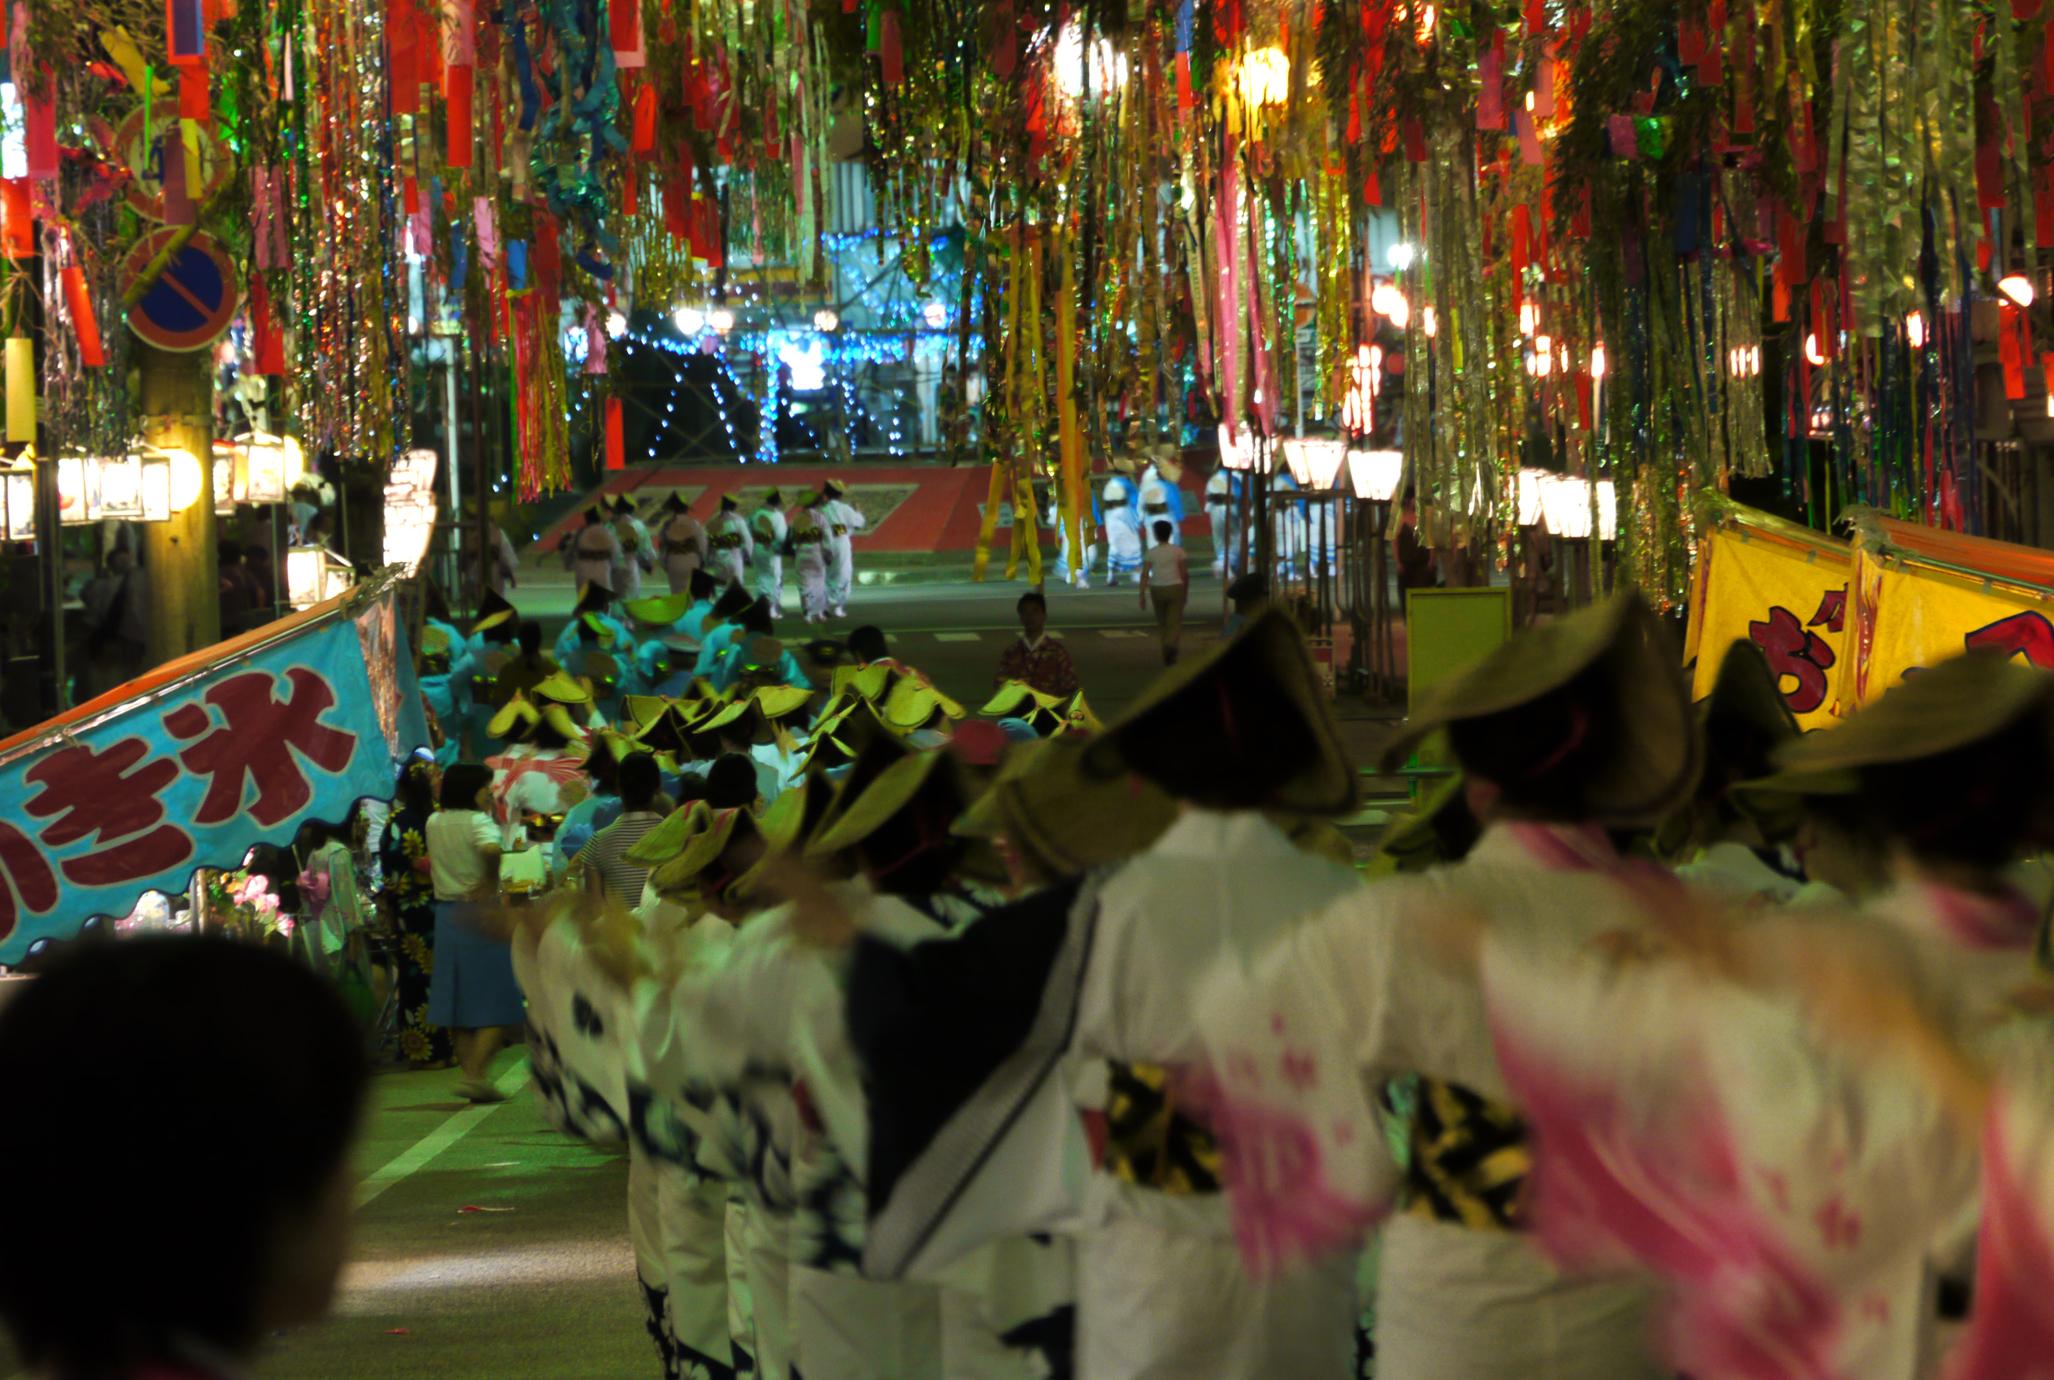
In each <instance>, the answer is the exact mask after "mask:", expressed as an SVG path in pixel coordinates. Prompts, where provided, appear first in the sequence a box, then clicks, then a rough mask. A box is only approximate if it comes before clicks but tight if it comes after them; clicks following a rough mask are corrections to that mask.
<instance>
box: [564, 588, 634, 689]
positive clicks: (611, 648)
mask: <svg viewBox="0 0 2054 1380" xmlns="http://www.w3.org/2000/svg"><path fill="white" fill-rule="evenodd" d="M580 622H584V623H585V625H586V626H588V627H590V628H592V629H594V630H595V631H596V632H597V633H598V634H599V650H600V651H602V652H605V653H606V654H607V655H608V656H611V657H612V658H613V659H614V660H616V661H627V660H630V659H631V658H632V657H633V656H634V646H635V634H634V630H633V629H631V628H629V627H628V625H627V622H626V620H624V619H623V618H621V616H620V615H619V614H617V613H615V612H614V611H613V591H612V590H610V589H608V588H607V587H606V586H605V585H603V584H601V583H600V582H599V581H597V580H593V581H591V582H590V583H588V584H587V585H586V586H585V589H584V592H583V593H581V594H580V595H578V602H577V606H576V607H575V608H573V609H572V610H571V621H570V622H568V623H566V624H564V626H563V631H562V632H560V633H558V634H557V635H556V646H555V649H554V650H555V652H556V664H557V665H559V666H561V667H563V668H564V669H565V670H570V671H573V672H575V667H574V665H573V661H572V658H574V657H575V656H577V655H578V653H579V650H580V648H579V645H578V643H579V638H578V624H579V623H580Z"/></svg>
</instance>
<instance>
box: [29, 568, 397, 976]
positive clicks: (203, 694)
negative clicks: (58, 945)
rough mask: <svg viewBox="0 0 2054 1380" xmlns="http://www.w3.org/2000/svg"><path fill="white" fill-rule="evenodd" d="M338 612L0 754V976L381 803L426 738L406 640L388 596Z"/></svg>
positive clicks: (70, 719) (146, 686)
mask: <svg viewBox="0 0 2054 1380" xmlns="http://www.w3.org/2000/svg"><path fill="white" fill-rule="evenodd" d="M344 598H345V600H347V599H348V596H345V597H344ZM336 602H337V605H338V607H337V608H336V609H335V610H334V612H333V614H332V615H331V616H328V617H317V618H313V619H309V620H307V621H306V622H304V623H303V624H302V626H300V627H298V628H290V629H285V630H283V631H282V632H281V633H280V635H279V636H278V637H277V638H276V639H274V640H270V641H264V640H263V639H262V638H261V636H260V637H259V638H258V639H257V640H256V641H255V643H254V644H253V645H250V649H249V650H246V651H243V650H232V651H229V652H227V653H226V654H225V655H224V657H223V658H222V659H221V660H220V661H218V662H215V663H214V664H211V665H202V666H201V667H200V668H198V669H197V670H195V671H194V672H193V673H192V674H191V675H190V676H188V677H187V678H184V679H178V680H174V681H172V682H171V683H169V684H166V685H154V684H152V683H151V680H150V678H148V677H146V678H145V679H144V680H143V681H141V682H138V683H137V684H138V689H137V693H136V695H135V697H134V698H133V699H131V700H129V701H127V702H125V703H117V704H114V705H112V706H110V707H108V708H105V709H100V710H97V711H93V712H83V713H82V712H74V713H73V714H72V715H70V716H67V718H66V719H63V720H59V721H56V722H55V723H53V724H52V725H51V726H50V729H49V730H48V731H47V732H46V733H44V734H43V735H42V736H41V737H37V736H35V735H34V733H33V731H32V733H31V734H24V735H22V736H21V737H20V738H18V739H17V740H15V742H14V743H12V744H9V745H8V750H7V751H5V752H4V753H0V963H7V964H11V963H18V962H19V961H20V960H21V959H22V957H23V955H24V954H25V953H26V952H27V950H28V948H29V946H30V945H31V944H33V943H35V942H36V941H37V940H40V939H47V938H67V937H69V936H71V935H74V934H76V933H77V932H78V930H79V928H80V927H81V926H82V925H84V924H85V923H86V922H87V921H88V920H90V919H92V918H93V917H95V916H115V917H119V916H125V915H127V914H128V913H129V912H130V911H131V910H133V909H134V907H135V903H136V899H137V898H138V897H139V896H140V895H141V894H142V893H143V892H145V891H151V890H154V891H163V892H169V893H174V894H175V893H178V892H183V891H184V890H185V889H186V886H187V882H188V880H189V879H190V878H191V876H192V873H193V869H195V868H198V867H218V868H233V867H238V866H240V865H241V863H242V860H243V857H244V855H245V854H247V853H248V852H249V850H250V849H251V848H252V847H253V846H255V845H256V844H259V843H286V842H289V841H290V840H291V839H292V837H293V835H294V834H295V833H296V832H297V831H298V830H299V827H300V825H301V824H302V823H304V822H305V821H307V820H310V819H319V820H330V821H334V820H340V819H342V818H343V817H344V816H345V815H347V814H348V813H349V810H350V807H351V806H352V805H354V804H355V803H356V802H357V801H358V800H360V799H363V798H365V797H367V796H375V797H377V798H379V799H387V798H389V797H390V796H391V795H392V788H393V777H394V768H395V763H396V761H397V759H398V758H400V757H402V756H404V755H405V754H406V753H408V752H410V751H412V750H413V749H414V748H416V747H419V746H422V745H423V744H424V743H425V742H426V741H427V732H426V725H425V722H424V719H423V715H422V710H421V703H420V700H421V697H420V693H419V690H418V689H417V687H416V685H415V681H414V675H413V666H412V658H411V655H410V653H409V651H408V648H407V640H406V633H405V629H404V628H403V627H402V626H401V625H400V623H399V621H398V619H397V618H396V616H395V613H394V608H393V601H392V599H391V598H390V597H389V596H387V597H383V598H378V599H376V600H375V601H373V602H372V603H371V604H370V606H369V607H362V606H361V605H359V607H358V608H356V609H355V610H345V609H344V608H342V607H340V605H341V604H342V603H343V602H344V601H343V600H338V601H336ZM240 645H243V644H230V646H231V647H236V646H240ZM88 709H89V710H91V707H90V706H89V707H88Z"/></svg>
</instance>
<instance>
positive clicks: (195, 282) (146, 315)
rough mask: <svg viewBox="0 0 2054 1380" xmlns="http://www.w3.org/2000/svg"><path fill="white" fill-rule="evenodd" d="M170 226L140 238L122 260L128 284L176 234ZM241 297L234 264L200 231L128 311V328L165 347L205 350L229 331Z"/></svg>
mask: <svg viewBox="0 0 2054 1380" xmlns="http://www.w3.org/2000/svg"><path fill="white" fill-rule="evenodd" d="M178 234H179V231H177V230H175V229H172V228H171V227H169V226H166V227H164V228H162V229H158V230H152V231H151V232H150V233H149V234H147V235H145V236H143V237H142V239H140V240H138V241H137V242H136V245H135V247H134V248H133V249H131V250H129V251H128V257H127V258H125V259H124V260H122V266H121V268H122V272H121V280H122V284H123V286H124V287H126V286H129V285H132V284H134V283H135V282H137V281H138V280H139V279H140V278H141V277H142V274H143V270H144V269H145V268H147V267H149V265H150V264H151V263H152V262H153V261H154V260H155V259H156V257H157V255H158V254H160V253H162V252H163V250H164V247H165V246H166V245H168V244H169V243H171V241H172V240H173V239H174V238H176V237H177V235H178ZM241 296H242V285H241V284H240V283H239V282H237V281H236V276H235V265H234V264H232V263H230V262H229V259H228V255H227V254H226V253H225V252H223V250H222V248H221V246H220V244H219V243H218V242H216V240H215V239H214V237H213V236H212V235H209V234H208V233H207V232H206V231H204V230H201V231H198V232H195V233H194V235H193V236H192V238H191V239H188V240H187V241H186V242H185V243H184V244H183V245H181V246H179V248H178V251H177V252H176V253H175V254H173V255H172V257H171V262H170V263H168V264H166V265H165V266H164V271H163V272H162V273H161V274H159V275H158V276H157V280H156V281H155V282H153V283H151V284H150V286H149V288H148V289H147V290H146V291H144V293H143V295H142V296H141V297H139V298H137V299H136V303H135V305H134V306H132V307H130V308H129V309H128V328H129V329H130V330H132V331H134V332H135V333H136V335H137V336H138V337H139V338H141V339H142V340H143V341H145V342H146V343H148V344H151V345H155V346H156V347H157V348H158V349H160V350H177V351H186V350H204V349H206V348H207V347H208V346H209V345H211V344H213V343H214V342H215V341H216V340H218V339H220V338H221V333H222V332H223V331H225V330H227V329H228V323H229V322H230V321H231V320H232V319H234V317H235V309H236V306H237V304H238V303H239V302H240V300H241Z"/></svg>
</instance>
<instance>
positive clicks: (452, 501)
mask: <svg viewBox="0 0 2054 1380" xmlns="http://www.w3.org/2000/svg"><path fill="white" fill-rule="evenodd" d="M442 382H443V394H442V398H443V407H442V416H443V421H442V448H443V454H444V458H443V462H442V465H443V468H444V469H445V470H447V471H448V472H449V519H450V521H449V567H448V568H449V571H450V573H451V576H452V578H453V579H454V580H455V581H456V582H457V583H459V584H460V583H462V577H463V531H462V530H461V527H460V523H461V518H460V517H459V514H461V513H462V512H463V510H464V509H463V495H462V493H461V491H460V488H459V485H458V482H457V444H456V433H457V416H456V341H455V339H454V338H453V337H450V336H443V337H442ZM487 569H490V567H489V566H488V567H487ZM453 592H454V593H455V594H456V597H457V599H458V600H459V601H461V600H462V598H463V593H462V591H461V590H457V591H453Z"/></svg>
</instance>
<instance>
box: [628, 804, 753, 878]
mask: <svg viewBox="0 0 2054 1380" xmlns="http://www.w3.org/2000/svg"><path fill="white" fill-rule="evenodd" d="M692 815H693V820H694V822H695V823H696V825H697V827H696V828H695V829H693V830H692V832H691V833H690V834H689V835H688V836H687V837H686V839H685V842H684V846H683V847H682V848H680V849H679V850H678V852H677V854H676V856H674V857H672V858H671V859H669V860H668V861H667V862H663V863H660V864H658V865H657V866H656V867H655V868H654V869H653V870H652V871H651V872H650V874H649V882H650V885H652V886H654V887H655V888H656V890H657V891H658V892H661V893H669V894H675V893H677V892H680V891H684V890H686V889H687V888H691V889H694V890H697V891H698V892H699V893H700V894H701V895H702V896H707V897H709V898H712V897H719V896H722V895H724V894H726V893H727V892H728V891H729V890H730V889H731V888H732V887H733V885H734V883H735V880H736V879H737V878H738V877H739V876H740V875H741V874H742V872H744V871H746V870H748V869H745V868H735V867H721V866H717V864H718V863H719V862H720V860H721V858H722V857H723V856H724V855H725V854H726V853H727V852H728V851H729V850H730V849H731V848H734V847H735V846H736V845H738V844H741V843H744V842H760V841H761V839H762V833H761V831H760V830H759V829H758V828H757V827H756V819H755V816H753V815H751V814H750V813H749V812H748V811H747V810H745V809H742V808H741V807H740V806H734V807H731V808H729V809H725V810H715V809H712V808H710V807H708V806H707V805H706V804H705V802H703V801H701V802H698V803H697V804H696V806H695V807H694V809H693V811H692ZM758 861H760V859H759V860H758ZM750 866H751V867H753V866H755V863H754V862H752V863H751V864H750Z"/></svg>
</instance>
